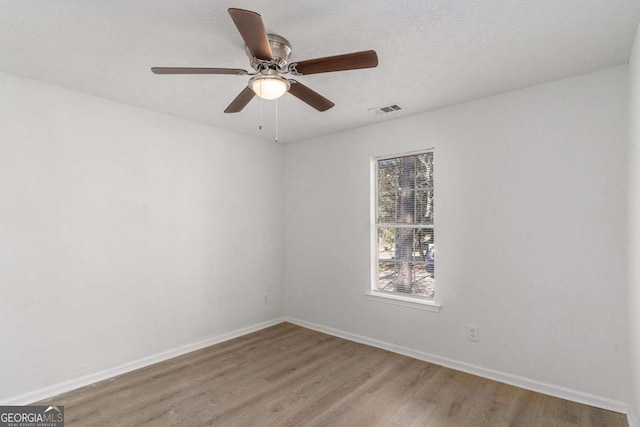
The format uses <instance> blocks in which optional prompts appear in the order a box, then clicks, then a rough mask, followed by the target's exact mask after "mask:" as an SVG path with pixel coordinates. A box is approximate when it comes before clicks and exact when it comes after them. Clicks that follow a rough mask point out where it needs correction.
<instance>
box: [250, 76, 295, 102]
mask: <svg viewBox="0 0 640 427" xmlns="http://www.w3.org/2000/svg"><path fill="white" fill-rule="evenodd" d="M290 86H291V85H290V84H289V82H288V81H287V80H286V79H283V78H282V77H280V76H264V75H261V76H255V77H253V78H252V79H251V80H249V87H250V88H251V90H253V91H254V92H255V93H256V95H258V96H259V97H260V98H262V99H266V100H273V99H278V98H280V97H281V96H282V95H284V94H285V93H287V92H288V91H289V87H290Z"/></svg>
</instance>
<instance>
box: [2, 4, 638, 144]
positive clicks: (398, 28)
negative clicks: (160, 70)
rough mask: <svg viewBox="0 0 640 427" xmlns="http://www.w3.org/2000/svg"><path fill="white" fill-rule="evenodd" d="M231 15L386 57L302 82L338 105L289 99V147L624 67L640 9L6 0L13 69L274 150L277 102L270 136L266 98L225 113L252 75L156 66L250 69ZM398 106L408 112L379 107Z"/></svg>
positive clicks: (5, 40)
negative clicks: (380, 111)
mask: <svg viewBox="0 0 640 427" xmlns="http://www.w3.org/2000/svg"><path fill="white" fill-rule="evenodd" d="M228 7H239V8H243V9H249V10H253V11H256V12H259V13H260V14H262V17H263V20H264V22H265V25H266V27H267V30H268V31H269V32H271V33H275V34H279V35H281V36H283V37H285V38H287V39H289V41H290V42H291V44H292V47H293V53H292V55H291V61H296V60H304V59H311V58H316V57H323V56H330V55H337V54H342V53H349V52H354V51H360V50H367V49H374V50H376V51H377V53H378V57H379V61H380V65H379V66H378V67H377V68H374V69H366V70H353V71H344V72H336V73H327V74H317V75H309V76H302V77H298V78H297V80H299V81H300V82H301V83H304V84H305V85H307V86H309V87H311V88H312V89H314V90H316V91H317V92H319V93H320V94H322V95H324V96H325V97H327V98H329V99H330V100H332V101H333V102H335V104H336V106H335V107H334V108H332V109H330V110H328V111H327V112H324V113H320V112H317V111H316V110H314V109H312V108H311V107H309V106H307V105H306V104H304V103H302V102H301V101H299V100H298V99H296V98H294V97H293V96H290V95H285V96H284V97H283V98H281V99H280V100H279V101H278V107H279V135H280V141H281V142H293V141H298V140H302V139H306V138H310V137H314V136H318V135H325V134H330V133H333V132H336V131H339V130H343V129H347V128H352V127H357V126H361V125H366V124H370V123H374V122H378V121H381V120H387V119H392V118H397V117H401V116H402V115H408V114H415V113H419V112H423V111H427V110H433V109H436V108H439V107H443V106H447V105H452V104H456V103H460V102H464V101H468V100H472V99H477V98H481V97H485V96H488V95H493V94H497V93H501V92H505V91H509V90H513V89H517V88H523V87H527V86H531V85H535V84H539V83H543V82H547V81H551V80H556V79H560V78H564V77H569V76H573V75H577V74H582V73H585V72H589V71H593V70H597V69H601V68H606V67H610V66H615V65H619V64H625V63H627V62H628V60H629V54H630V50H631V45H632V40H633V36H634V32H635V30H636V27H637V25H638V21H639V20H640V1H638V0H517V1H508V0H412V1H398V0H366V1H365V0H349V1H345V0H339V1H333V0H331V1H317V0H286V1H269V2H264V1H258V0H245V1H229V2H218V1H213V0H181V1H177V0H85V1H81V0H55V1H54V0H0V11H1V12H0V71H3V72H8V73H12V74H17V75H20V76H24V77H28V78H32V79H35V80H39V81H42V82H46V83H50V84H54V85H58V86H62V87H65V88H69V89H74V90H77V91H80V92H84V93H87V94H91V95H96V96H100V97H103V98H108V99H112V100H115V101H120V102H124V103H127V104H131V105H135V106H140V107H143V108H147V109H150V110H155V111H159V112H162V113H166V114H170V115H173V116H177V117H182V118H185V119H189V120H194V121H197V122H201V123H206V124H210V125H213V126H216V127H219V128H223V129H228V130H232V131H235V132H240V133H243V134H247V135H252V136H255V137H259V138H263V139H268V140H272V139H273V138H274V135H275V102H274V101H262V109H263V117H264V118H263V123H264V127H263V130H262V131H260V130H258V124H259V123H260V104H261V102H260V100H259V98H257V97H256V98H254V100H253V101H251V103H250V104H249V105H248V106H247V107H246V108H245V109H244V110H243V111H242V112H240V113H237V114H224V113H223V110H224V109H225V108H226V106H227V105H228V104H229V103H230V102H231V101H232V100H233V99H234V98H235V96H236V95H237V94H238V93H239V92H240V91H241V90H242V89H243V88H244V86H245V85H246V82H247V80H248V78H247V77H246V76H242V77H240V76H231V75H197V76H194V75H169V76H167V75H162V76H161V75H154V74H152V73H151V72H150V70H149V68H150V67H152V66H178V67H179V66H183V67H184V66H187V67H189V66H191V67H231V68H243V69H250V67H249V63H248V59H247V57H246V56H245V53H244V47H243V42H242V38H241V37H240V35H239V34H238V32H237V30H236V28H235V26H234V25H233V22H232V21H231V19H230V17H229V15H228V13H227V8H228ZM0 96H1V94H0ZM392 103H397V104H400V105H401V106H402V107H404V110H403V111H401V112H395V113H391V114H386V115H375V114H373V113H372V112H370V111H368V110H369V109H371V108H374V107H380V106H384V105H388V104H392Z"/></svg>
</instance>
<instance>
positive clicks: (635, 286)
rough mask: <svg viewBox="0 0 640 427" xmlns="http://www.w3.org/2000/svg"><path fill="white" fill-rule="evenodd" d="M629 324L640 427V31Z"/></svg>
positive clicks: (635, 55) (632, 94)
mask: <svg viewBox="0 0 640 427" xmlns="http://www.w3.org/2000/svg"><path fill="white" fill-rule="evenodd" d="M629 80H630V89H629V131H630V133H629V141H630V144H629V147H630V152H629V159H630V160H629V165H630V171H629V172H630V173H629V176H630V180H629V258H628V259H629V324H630V332H631V335H630V346H631V372H632V376H631V378H632V383H633V398H632V401H631V410H632V413H633V421H632V422H631V423H630V424H631V425H632V426H633V425H634V424H635V425H636V426H640V422H638V416H640V263H639V262H638V260H639V259H640V27H639V30H638V31H637V33H636V38H635V42H634V44H633V51H632V52H631V59H630V61H629Z"/></svg>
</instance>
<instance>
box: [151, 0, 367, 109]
mask: <svg viewBox="0 0 640 427" xmlns="http://www.w3.org/2000/svg"><path fill="white" fill-rule="evenodd" d="M229 15H231V19H232V20H233V22H234V24H235V25H236V27H237V28H238V31H239V32H240V35H241V36H242V38H243V39H244V42H245V45H246V49H245V50H246V53H247V56H249V58H250V63H251V68H253V70H254V71H255V72H252V73H249V72H248V71H247V70H243V69H239V68H194V67H153V68H151V71H152V72H153V73H155V74H232V75H237V76H252V77H251V78H250V79H249V83H248V85H247V87H245V88H244V89H243V90H242V92H240V94H239V95H238V96H237V97H236V98H235V99H234V100H233V101H232V102H231V104H229V106H228V107H227V108H226V109H225V110H224V112H225V113H237V112H240V111H242V109H243V108H244V107H245V106H246V105H247V104H248V103H249V101H251V100H252V99H253V97H254V96H255V95H258V96H260V97H261V98H264V99H277V98H279V97H280V96H282V95H284V94H285V93H286V92H289V93H290V94H291V95H293V96H295V97H296V98H298V99H300V100H301V101H303V102H306V103H307V104H309V105H310V106H311V107H313V108H315V109H316V110H318V111H326V110H328V109H329V108H331V107H333V106H334V105H335V104H334V103H333V102H331V101H329V100H328V99H327V98H325V97H324V96H322V95H320V94H319V93H317V92H315V91H313V90H311V89H310V88H308V87H307V86H305V85H303V84H302V83H300V82H298V81H296V80H294V79H287V78H284V77H282V76H283V75H287V74H288V75H293V76H302V75H307V74H318V73H328V72H332V71H344V70H355V69H361V68H374V67H376V66H377V65H378V56H377V55H376V52H375V51H373V50H366V51H361V52H354V53H347V54H344V55H336V56H328V57H324V58H316V59H309V60H306V61H299V62H292V63H289V55H291V44H290V43H289V42H288V41H287V40H286V39H285V38H283V37H280V36H278V35H275V34H267V32H266V29H265V26H264V23H263V21H262V16H260V14H259V13H256V12H252V11H250V10H244V9H236V8H230V9H229Z"/></svg>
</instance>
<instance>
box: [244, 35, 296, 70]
mask: <svg viewBox="0 0 640 427" xmlns="http://www.w3.org/2000/svg"><path fill="white" fill-rule="evenodd" d="M267 37H268V39H269V47H271V53H272V55H273V61H264V60H260V59H258V58H255V57H253V56H251V53H250V52H249V49H248V48H245V52H246V53H247V56H248V57H249V58H250V59H251V67H253V69H254V70H256V71H261V69H264V68H265V67H266V68H271V69H274V68H275V69H277V70H278V71H284V70H285V69H286V68H287V63H288V62H289V55H291V43H289V41H288V40H287V39H285V38H284V37H280V36H279V35H277V34H267Z"/></svg>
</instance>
